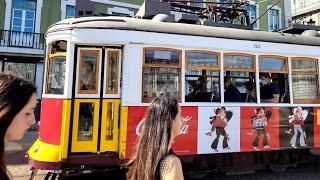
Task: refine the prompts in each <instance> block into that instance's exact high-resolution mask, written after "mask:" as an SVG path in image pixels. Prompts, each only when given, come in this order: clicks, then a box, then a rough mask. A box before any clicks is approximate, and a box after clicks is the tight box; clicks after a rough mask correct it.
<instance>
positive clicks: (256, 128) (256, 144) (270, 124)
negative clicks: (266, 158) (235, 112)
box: [240, 107, 279, 151]
mask: <svg viewBox="0 0 320 180" xmlns="http://www.w3.org/2000/svg"><path fill="white" fill-rule="evenodd" d="M240 117H241V135H240V138H241V140H240V142H241V143H240V146H241V151H260V150H261V151H267V150H270V149H273V150H275V149H279V108H278V107H241V116H240Z"/></svg>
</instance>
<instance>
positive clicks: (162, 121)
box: [127, 96, 184, 180]
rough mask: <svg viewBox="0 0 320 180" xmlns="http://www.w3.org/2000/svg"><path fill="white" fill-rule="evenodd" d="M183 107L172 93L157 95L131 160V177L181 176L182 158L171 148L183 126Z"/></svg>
mask: <svg viewBox="0 0 320 180" xmlns="http://www.w3.org/2000/svg"><path fill="white" fill-rule="evenodd" d="M182 121H183V120H182V118H181V108H180V106H179V105H178V102H177V100H176V99H174V98H173V97H171V96H166V97H158V98H156V99H154V100H153V101H152V103H151V105H150V106H149V108H148V111H147V115H146V118H145V120H144V124H143V126H144V128H143V132H142V134H141V135H140V139H139V143H138V145H137V148H136V154H135V156H134V158H133V159H132V160H131V161H130V162H129V165H130V167H129V172H128V174H127V178H128V179H132V180H156V179H161V180H168V179H170V180H171V179H172V180H181V179H184V178H183V172H182V165H181V162H180V159H179V158H178V157H177V156H176V155H175V154H174V153H173V151H172V150H171V145H172V143H173V140H174V138H175V137H176V136H178V135H179V134H180V131H181V126H182V123H183V122H182Z"/></svg>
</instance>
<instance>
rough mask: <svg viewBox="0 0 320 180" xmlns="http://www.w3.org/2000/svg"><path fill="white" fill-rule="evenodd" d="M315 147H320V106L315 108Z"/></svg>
mask: <svg viewBox="0 0 320 180" xmlns="http://www.w3.org/2000/svg"><path fill="white" fill-rule="evenodd" d="M313 114H314V147H318V148H319V147H320V108H314V113H313Z"/></svg>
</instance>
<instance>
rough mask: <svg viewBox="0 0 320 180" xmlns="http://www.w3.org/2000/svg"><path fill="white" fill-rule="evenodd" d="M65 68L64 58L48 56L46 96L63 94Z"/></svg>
mask: <svg viewBox="0 0 320 180" xmlns="http://www.w3.org/2000/svg"><path fill="white" fill-rule="evenodd" d="M65 68H66V57H65V56H55V55H54V54H53V55H50V56H49V61H48V73H47V88H46V94H63V92H64V82H65Z"/></svg>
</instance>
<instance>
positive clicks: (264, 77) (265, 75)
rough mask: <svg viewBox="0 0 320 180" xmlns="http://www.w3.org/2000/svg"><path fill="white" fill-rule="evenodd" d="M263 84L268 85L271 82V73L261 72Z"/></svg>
mask: <svg viewBox="0 0 320 180" xmlns="http://www.w3.org/2000/svg"><path fill="white" fill-rule="evenodd" d="M259 77H260V80H261V83H262V85H267V84H270V83H271V75H270V73H260V75H259Z"/></svg>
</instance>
